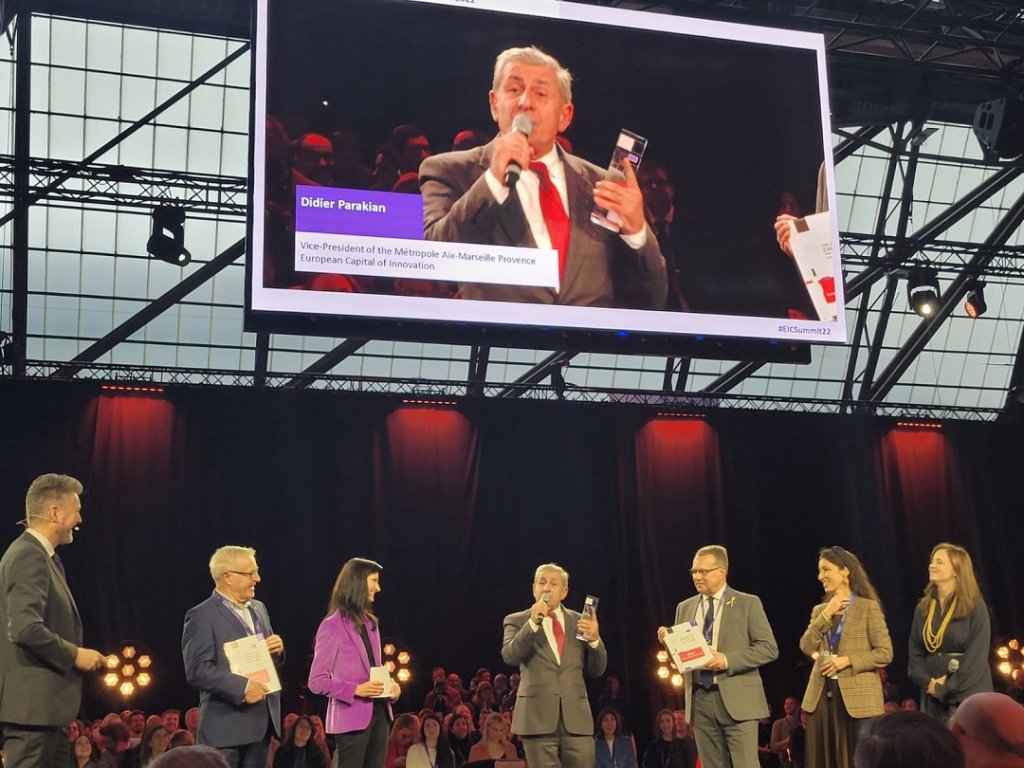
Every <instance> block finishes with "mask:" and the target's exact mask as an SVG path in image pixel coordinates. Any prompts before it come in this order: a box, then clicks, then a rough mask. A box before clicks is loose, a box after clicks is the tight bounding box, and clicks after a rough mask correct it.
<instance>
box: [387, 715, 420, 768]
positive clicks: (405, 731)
mask: <svg viewBox="0 0 1024 768" xmlns="http://www.w3.org/2000/svg"><path fill="white" fill-rule="evenodd" d="M419 733H420V721H419V720H418V719H417V718H416V715H410V714H404V715H399V716H398V717H396V718H395V722H394V723H392V724H391V735H390V736H388V751H387V753H386V754H385V756H384V768H405V756H406V755H407V754H408V753H409V748H410V747H411V746H412V745H413V744H415V743H416V741H417V740H418V739H419Z"/></svg>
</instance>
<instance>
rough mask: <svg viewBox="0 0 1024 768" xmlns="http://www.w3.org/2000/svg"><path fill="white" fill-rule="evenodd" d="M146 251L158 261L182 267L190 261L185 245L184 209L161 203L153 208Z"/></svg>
mask: <svg viewBox="0 0 1024 768" xmlns="http://www.w3.org/2000/svg"><path fill="white" fill-rule="evenodd" d="M146 251H147V252H148V253H149V254H150V255H151V256H156V257H157V258H158V259H160V261H166V262H167V263H168V264H177V265H178V266H179V267H184V266H185V265H186V264H188V263H189V262H190V261H192V254H191V253H189V251H188V249H187V248H186V247H185V209H184V208H175V207H172V206H168V205H161V206H158V207H156V208H154V209H153V234H151V235H150V236H149V241H148V242H147V243H146Z"/></svg>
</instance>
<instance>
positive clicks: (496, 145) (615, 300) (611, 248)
mask: <svg viewBox="0 0 1024 768" xmlns="http://www.w3.org/2000/svg"><path fill="white" fill-rule="evenodd" d="M489 101H490V111H491V117H492V118H493V119H494V121H495V122H496V123H497V125H498V129H499V134H498V136H497V137H496V138H495V139H494V140H493V141H491V142H490V143H488V144H487V145H485V146H483V147H477V148H475V149H471V150H466V151H460V152H447V153H444V154H439V155H433V156H432V157H429V158H427V159H426V160H424V162H423V164H422V165H421V166H420V189H421V192H422V194H423V215H424V235H425V237H426V238H427V239H429V240H437V241H442V242H456V243H477V244H482V245H498V246H502V245H504V246H511V247H526V248H536V249H540V251H541V252H543V251H546V252H548V254H549V257H550V258H552V259H557V263H558V286H557V287H546V286H525V285H498V284H490V283H479V282H462V283H460V284H459V294H458V295H459V297H460V298H463V299H485V300H492V301H515V302H531V303H540V304H569V305H575V306H603V307H611V306H614V307H628V308H633V309H663V308H664V306H665V295H666V291H667V283H666V273H665V260H664V258H663V257H662V255H661V251H660V250H659V248H658V242H657V239H656V238H655V237H654V234H653V233H652V232H651V231H650V229H649V228H648V226H647V223H646V221H645V219H644V208H643V196H642V194H641V191H640V187H639V185H638V184H637V181H636V176H635V174H634V172H633V168H632V167H626V168H625V169H624V172H625V176H624V179H611V178H609V177H608V174H607V172H606V171H604V170H603V169H601V168H599V167H598V166H596V165H594V164H592V163H589V162H587V161H586V160H583V159H582V158H579V157H576V156H574V155H572V154H570V153H568V152H566V151H564V150H563V149H562V148H561V147H560V146H559V145H558V143H557V142H556V138H557V137H558V134H559V133H561V132H564V131H565V130H566V129H567V128H568V127H569V125H570V123H571V122H572V120H573V115H574V108H573V103H572V75H571V74H570V73H569V71H568V70H567V69H566V68H565V67H563V66H562V65H561V64H560V63H559V62H558V61H557V60H556V59H555V58H554V57H552V56H550V55H548V54H547V53H545V52H543V51H541V50H540V49H539V48H536V47H534V46H530V47H524V48H509V49H507V50H505V51H502V52H501V53H500V54H499V55H498V57H497V60H496V62H495V66H494V80H493V87H492V90H491V92H490V95H489ZM626 165H627V166H629V164H628V163H627V164H626ZM595 204H596V205H598V206H600V207H601V208H603V209H606V210H609V211H613V212H614V213H615V214H616V215H617V216H618V217H619V219H621V221H622V225H621V232H619V233H615V232H611V231H609V230H607V229H604V228H602V227H600V226H597V225H595V224H592V223H591V221H590V214H591V211H592V209H593V208H594V206H595Z"/></svg>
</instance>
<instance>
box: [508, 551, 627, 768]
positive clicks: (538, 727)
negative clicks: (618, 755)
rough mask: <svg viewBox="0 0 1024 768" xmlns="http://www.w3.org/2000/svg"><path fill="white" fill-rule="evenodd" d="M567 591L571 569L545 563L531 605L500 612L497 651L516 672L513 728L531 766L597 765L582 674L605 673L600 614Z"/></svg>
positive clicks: (569, 767)
mask: <svg viewBox="0 0 1024 768" xmlns="http://www.w3.org/2000/svg"><path fill="white" fill-rule="evenodd" d="M568 594H569V574H568V572H566V570H565V569H564V568H562V567H561V566H560V565H557V564H556V563H546V564H544V565H541V566H539V567H538V568H537V570H536V572H535V574H534V579H533V597H534V600H535V602H534V604H533V606H531V607H530V608H529V609H527V610H525V611H519V612H518V613H512V614H509V615H508V616H506V617H505V622H504V627H505V634H504V641H503V642H502V646H501V657H502V659H504V660H505V663H506V664H508V665H509V666H518V667H519V670H520V674H521V678H520V681H519V693H518V695H517V697H516V706H515V709H514V710H513V714H512V731H513V733H516V734H518V735H519V736H520V737H521V738H522V740H523V748H524V749H525V750H526V760H527V762H528V763H529V765H530V768H558V767H559V766H562V767H564V768H594V720H593V718H592V716H591V714H590V702H589V701H588V700H587V686H586V683H585V682H584V680H583V673H584V672H586V673H587V674H588V675H590V676H591V677H599V676H600V675H603V674H604V670H605V668H606V667H607V666H608V651H607V649H606V648H605V645H604V643H603V642H602V641H601V637H600V630H599V627H598V622H597V617H596V616H594V617H593V618H592V619H586V618H584V617H583V616H582V615H581V614H579V613H577V612H576V611H571V610H569V609H568V608H565V607H564V606H563V605H562V600H564V599H565V597H566V595H568ZM577 633H579V634H582V635H583V637H584V638H585V639H583V640H578V639H577V638H576V635H577Z"/></svg>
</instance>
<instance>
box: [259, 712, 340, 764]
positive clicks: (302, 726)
mask: <svg viewBox="0 0 1024 768" xmlns="http://www.w3.org/2000/svg"><path fill="white" fill-rule="evenodd" d="M272 765H273V766H274V768H327V767H328V765H330V761H329V760H326V759H325V758H324V750H323V749H322V748H321V747H320V745H319V744H317V743H316V740H315V739H314V738H313V723H312V721H311V720H310V719H309V718H308V717H299V718H297V719H296V720H295V723H294V724H293V725H292V727H291V728H290V729H289V730H287V731H285V735H284V741H283V742H282V743H281V746H280V747H278V748H277V752H275V753H274V761H273V763H272Z"/></svg>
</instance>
